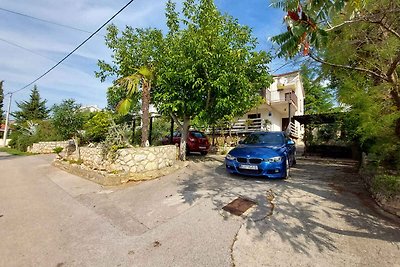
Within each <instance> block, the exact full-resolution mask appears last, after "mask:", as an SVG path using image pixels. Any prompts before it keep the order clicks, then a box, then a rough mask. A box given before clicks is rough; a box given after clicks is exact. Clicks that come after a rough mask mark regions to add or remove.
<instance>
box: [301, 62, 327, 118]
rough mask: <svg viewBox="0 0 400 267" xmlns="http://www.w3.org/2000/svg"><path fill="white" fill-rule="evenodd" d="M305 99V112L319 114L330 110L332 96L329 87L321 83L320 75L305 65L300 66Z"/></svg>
mask: <svg viewBox="0 0 400 267" xmlns="http://www.w3.org/2000/svg"><path fill="white" fill-rule="evenodd" d="M301 78H302V82H303V87H304V92H305V99H304V113H305V114H320V113H327V112H331V111H332V108H333V96H332V93H331V92H330V88H329V87H327V86H323V85H322V84H321V76H319V75H318V74H317V73H316V72H315V71H314V70H313V69H310V68H308V67H307V66H306V65H303V66H302V67H301Z"/></svg>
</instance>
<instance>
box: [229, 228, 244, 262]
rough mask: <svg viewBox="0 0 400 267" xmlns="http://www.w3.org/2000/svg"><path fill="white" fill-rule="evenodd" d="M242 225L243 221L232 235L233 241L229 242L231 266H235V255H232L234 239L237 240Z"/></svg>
mask: <svg viewBox="0 0 400 267" xmlns="http://www.w3.org/2000/svg"><path fill="white" fill-rule="evenodd" d="M243 225H244V223H242V224H241V225H240V227H239V229H238V230H237V232H236V234H235V236H234V237H233V241H232V244H231V266H232V267H236V263H235V257H234V256H233V247H234V246H235V243H236V241H237V240H238V235H239V232H240V230H241V229H242V226H243Z"/></svg>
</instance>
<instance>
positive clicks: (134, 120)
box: [132, 114, 136, 144]
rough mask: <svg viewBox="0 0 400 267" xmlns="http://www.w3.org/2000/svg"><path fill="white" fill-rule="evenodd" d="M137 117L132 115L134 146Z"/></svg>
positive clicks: (133, 142)
mask: <svg viewBox="0 0 400 267" xmlns="http://www.w3.org/2000/svg"><path fill="white" fill-rule="evenodd" d="M135 131H136V116H135V114H133V115H132V144H135Z"/></svg>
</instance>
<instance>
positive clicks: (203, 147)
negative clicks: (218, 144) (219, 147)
mask: <svg viewBox="0 0 400 267" xmlns="http://www.w3.org/2000/svg"><path fill="white" fill-rule="evenodd" d="M199 148H200V149H207V148H206V147H205V146H199Z"/></svg>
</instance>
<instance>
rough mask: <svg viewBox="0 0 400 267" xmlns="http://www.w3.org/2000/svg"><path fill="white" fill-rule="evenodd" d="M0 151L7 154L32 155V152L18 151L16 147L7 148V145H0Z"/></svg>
mask: <svg viewBox="0 0 400 267" xmlns="http://www.w3.org/2000/svg"><path fill="white" fill-rule="evenodd" d="M0 152H5V153H8V154H10V155H14V156H30V155H33V154H32V153H28V152H22V151H20V150H18V149H15V148H9V147H0Z"/></svg>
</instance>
